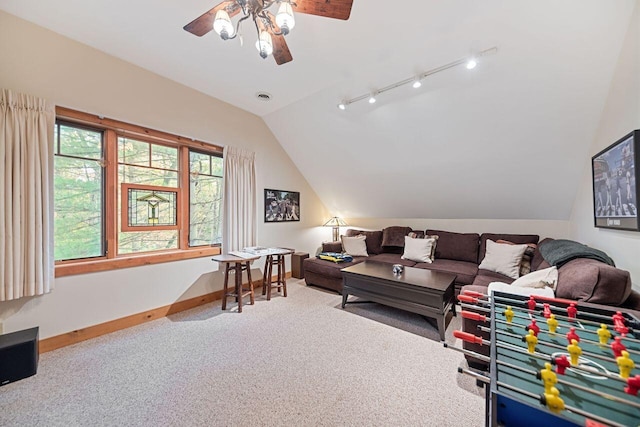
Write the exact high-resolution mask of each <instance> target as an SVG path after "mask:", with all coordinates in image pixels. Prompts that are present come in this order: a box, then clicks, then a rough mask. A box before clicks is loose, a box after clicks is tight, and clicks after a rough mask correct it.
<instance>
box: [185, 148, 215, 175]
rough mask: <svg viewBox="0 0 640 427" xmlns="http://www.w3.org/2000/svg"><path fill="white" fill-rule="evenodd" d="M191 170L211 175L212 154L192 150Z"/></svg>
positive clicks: (190, 158) (190, 156) (190, 155)
mask: <svg viewBox="0 0 640 427" xmlns="http://www.w3.org/2000/svg"><path fill="white" fill-rule="evenodd" d="M189 172H194V173H199V174H205V175H211V156H210V155H208V154H202V153H195V152H193V151H191V152H190V153H189Z"/></svg>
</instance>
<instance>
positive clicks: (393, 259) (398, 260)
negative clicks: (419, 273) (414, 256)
mask: <svg viewBox="0 0 640 427" xmlns="http://www.w3.org/2000/svg"><path fill="white" fill-rule="evenodd" d="M369 260H371V261H377V262H384V263H385V264H402V265H404V266H405V267H413V266H414V265H416V262H415V261H411V260H408V259H402V254H392V253H387V252H385V253H383V254H378V255H374V256H371V257H369Z"/></svg>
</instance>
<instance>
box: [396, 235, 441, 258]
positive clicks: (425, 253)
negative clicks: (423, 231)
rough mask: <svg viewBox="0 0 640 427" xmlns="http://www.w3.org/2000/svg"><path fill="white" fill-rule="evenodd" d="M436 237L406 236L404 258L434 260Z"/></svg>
mask: <svg viewBox="0 0 640 427" xmlns="http://www.w3.org/2000/svg"><path fill="white" fill-rule="evenodd" d="M435 244H436V239H433V238H425V239H416V238H413V237H409V236H406V237H405V238H404V253H403V254H402V259H408V260H410V261H415V262H428V263H431V262H433V258H432V255H433V252H434V247H435Z"/></svg>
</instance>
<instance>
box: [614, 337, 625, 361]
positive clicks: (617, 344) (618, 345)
mask: <svg viewBox="0 0 640 427" xmlns="http://www.w3.org/2000/svg"><path fill="white" fill-rule="evenodd" d="M626 349H627V347H625V345H624V344H622V338H621V337H615V338H614V339H613V342H612V343H611V350H612V351H613V355H614V356H615V357H620V356H622V351H623V350H626Z"/></svg>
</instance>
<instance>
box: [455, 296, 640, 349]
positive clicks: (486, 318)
mask: <svg viewBox="0 0 640 427" xmlns="http://www.w3.org/2000/svg"><path fill="white" fill-rule="evenodd" d="M460 306H461V307H462V308H463V309H470V310H478V311H482V312H483V313H490V312H491V309H489V308H485V307H478V306H475V305H471V304H467V303H460ZM505 307H509V306H505ZM460 314H461V316H462V317H464V318H466V319H471V320H476V321H478V322H488V321H489V320H491V317H489V316H484V315H482V314H479V313H475V312H470V311H466V310H463V311H462V312H461V313H460ZM533 314H535V315H537V316H540V317H544V316H543V315H542V314H540V313H535V312H534V313H533ZM513 315H514V317H517V318H519V319H526V320H531V318H530V317H529V316H524V315H522V314H519V313H514V314H513ZM554 316H555V317H556V318H564V319H571V318H569V317H564V316H557V315H555V314H554ZM540 320H542V319H540ZM496 322H499V323H502V324H506V325H512V322H511V323H510V322H508V321H505V320H501V319H496ZM596 324H597V325H599V326H600V325H602V323H597V322H596ZM574 325H575V323H573V324H572V323H564V322H563V323H561V324H559V325H558V326H560V327H565V328H573V327H575V326H574ZM542 332H544V331H542ZM579 332H580V333H583V332H588V333H590V334H595V335H598V331H594V330H591V329H580V330H579ZM620 338H621V339H622V340H624V341H628V342H634V343H640V340H637V339H634V338H631V337H629V336H626V335H625V336H620ZM584 342H587V343H589V344H595V345H601V344H600V342H598V341H592V340H587V339H584ZM627 351H628V352H629V353H635V354H638V355H640V351H637V350H629V349H627Z"/></svg>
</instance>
